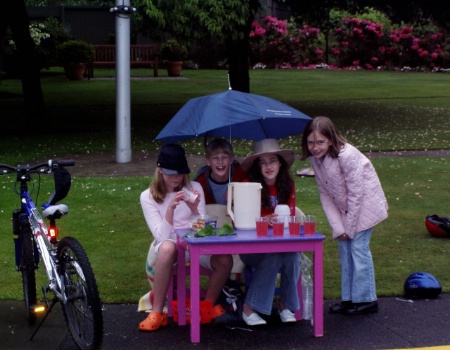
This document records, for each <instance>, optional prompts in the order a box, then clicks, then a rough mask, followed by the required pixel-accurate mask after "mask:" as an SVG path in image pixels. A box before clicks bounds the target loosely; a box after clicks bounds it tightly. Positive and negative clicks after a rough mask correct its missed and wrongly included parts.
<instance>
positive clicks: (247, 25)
mask: <svg viewBox="0 0 450 350" xmlns="http://www.w3.org/2000/svg"><path fill="white" fill-rule="evenodd" d="M133 6H135V7H136V8H137V10H138V11H137V16H136V20H137V23H138V25H139V27H140V28H141V30H142V31H144V32H146V33H147V34H150V36H151V37H152V38H153V39H155V40H159V41H163V40H164V38H165V36H166V35H169V36H172V37H175V38H177V39H178V40H184V41H185V42H186V43H191V44H199V45H202V43H205V42H215V43H218V44H223V45H224V46H225V52H226V56H227V60H228V65H229V77H230V84H231V87H232V88H233V89H234V90H238V91H247V92H248V91H250V78H249V73H248V50H249V33H250V30H251V25H252V22H253V20H254V18H255V14H256V12H257V11H258V9H259V8H260V2H259V0H244V1H242V0H228V1H217V0H187V1H177V0H135V1H133ZM194 23H195V25H193V24H194Z"/></svg>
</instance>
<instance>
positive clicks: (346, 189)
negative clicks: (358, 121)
mask: <svg viewBox="0 0 450 350" xmlns="http://www.w3.org/2000/svg"><path fill="white" fill-rule="evenodd" d="M309 157H310V161H311V165H312V167H313V168H314V173H315V177H316V181H317V186H318V189H319V193H320V200H321V202H322V207H323V209H324V211H325V214H326V216H327V219H328V222H329V224H330V226H331V229H332V234H333V238H334V239H337V240H338V245H339V259H340V264H341V293H342V302H341V303H339V304H336V305H333V306H331V307H330V312H331V313H345V314H348V315H359V314H366V313H373V312H377V311H378V301H377V295H376V289H375V272H374V267H373V260H372V253H371V251H370V248H369V243H370V237H371V235H372V230H373V227H374V226H375V225H376V224H378V223H379V222H381V221H382V220H384V219H386V218H387V209H388V205H387V201H386V198H385V195H384V192H383V189H382V187H381V184H380V181H379V179H378V176H377V173H376V171H375V169H374V167H373V166H372V163H371V162H370V161H369V159H367V157H366V156H364V155H363V154H362V153H361V152H360V151H358V150H357V149H356V148H355V147H353V146H352V145H350V144H349V143H347V140H346V139H345V138H344V137H343V136H342V135H341V134H340V133H339V132H338V131H337V129H336V127H335V126H334V124H333V122H332V121H331V120H330V119H329V118H326V117H316V118H314V119H313V120H312V121H311V122H310V123H309V124H308V125H307V126H306V128H305V130H304V132H303V137H302V156H301V159H302V160H305V159H307V158H309Z"/></svg>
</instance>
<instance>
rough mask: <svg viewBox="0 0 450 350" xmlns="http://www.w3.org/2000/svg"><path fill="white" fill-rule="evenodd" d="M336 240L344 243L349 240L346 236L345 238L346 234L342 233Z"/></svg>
mask: <svg viewBox="0 0 450 350" xmlns="http://www.w3.org/2000/svg"><path fill="white" fill-rule="evenodd" d="M338 239H340V240H341V241H345V240H347V239H349V238H348V236H347V234H346V233H343V234H342V235H340V236H339V237H338Z"/></svg>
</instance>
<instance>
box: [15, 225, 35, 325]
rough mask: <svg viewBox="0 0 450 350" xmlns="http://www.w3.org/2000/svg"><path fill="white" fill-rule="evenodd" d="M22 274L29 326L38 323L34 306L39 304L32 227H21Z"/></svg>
mask: <svg viewBox="0 0 450 350" xmlns="http://www.w3.org/2000/svg"><path fill="white" fill-rule="evenodd" d="M19 239H20V246H21V253H20V272H21V273H22V287H23V296H24V299H25V308H26V312H27V320H28V324H30V325H31V324H34V323H35V322H36V313H35V312H34V310H33V307H32V306H33V305H34V304H36V302H37V297H36V272H35V271H36V267H35V264H34V242H33V235H32V233H31V228H30V225H29V224H28V223H27V224H23V225H21V226H20V238H19Z"/></svg>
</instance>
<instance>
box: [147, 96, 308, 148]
mask: <svg viewBox="0 0 450 350" xmlns="http://www.w3.org/2000/svg"><path fill="white" fill-rule="evenodd" d="M310 120H311V118H310V117H308V116H307V115H306V114H304V113H302V112H300V111H298V110H296V109H295V108H293V107H291V106H288V105H287V104H285V103H282V102H280V101H277V100H274V99H271V98H269V97H265V96H260V95H255V94H249V93H245V92H240V91H234V90H228V91H224V92H220V93H217V94H212V95H207V96H203V97H198V98H193V99H191V100H189V101H188V102H187V103H186V104H185V105H184V106H183V107H182V108H181V109H180V110H179V111H178V112H177V113H176V114H175V116H174V117H173V118H172V119H171V120H170V121H169V123H167V125H166V126H165V127H164V129H163V130H162V131H161V132H160V133H159V134H158V136H156V139H155V140H157V141H162V142H164V143H174V142H178V141H182V140H186V139H190V138H194V137H197V136H205V137H217V136H224V137H230V138H231V137H233V138H240V139H247V140H255V141H260V140H263V139H266V138H273V139H280V138H282V137H286V136H290V135H294V134H298V133H301V132H302V131H303V129H304V128H305V126H306V124H307V123H308V122H309V121H310Z"/></svg>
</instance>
